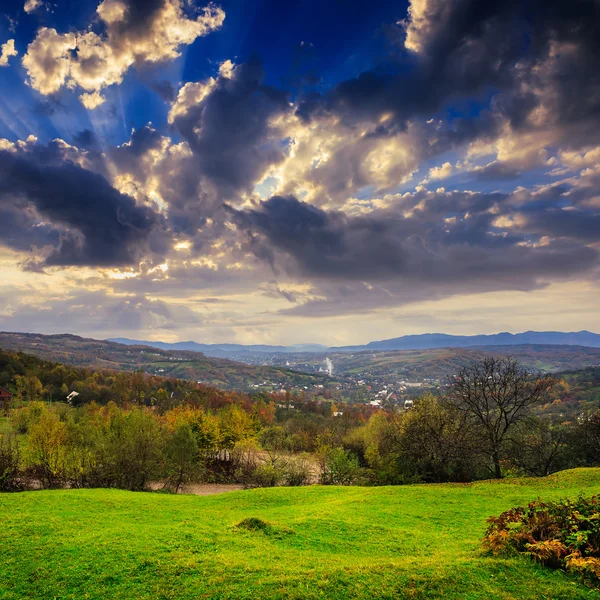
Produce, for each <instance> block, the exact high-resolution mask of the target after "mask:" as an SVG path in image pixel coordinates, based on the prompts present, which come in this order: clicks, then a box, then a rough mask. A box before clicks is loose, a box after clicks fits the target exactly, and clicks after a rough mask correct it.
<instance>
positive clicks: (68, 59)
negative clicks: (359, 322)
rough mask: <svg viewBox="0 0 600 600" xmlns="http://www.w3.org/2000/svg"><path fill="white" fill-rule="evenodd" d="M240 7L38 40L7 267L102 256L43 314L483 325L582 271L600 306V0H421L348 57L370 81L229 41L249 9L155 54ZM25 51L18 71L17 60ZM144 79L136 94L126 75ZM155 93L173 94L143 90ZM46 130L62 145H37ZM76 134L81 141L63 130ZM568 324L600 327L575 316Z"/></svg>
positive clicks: (230, 327)
mask: <svg viewBox="0 0 600 600" xmlns="http://www.w3.org/2000/svg"><path fill="white" fill-rule="evenodd" d="M42 6H45V4H43V3H42V2H38V1H37V0H28V1H27V4H26V7H25V10H26V11H27V12H32V11H39V9H40V8H41V7H42ZM93 8H95V5H94V7H93ZM50 14H51V13H50V12H49V13H48V15H47V16H50ZM224 16H225V14H224V12H223V10H222V9H220V8H218V7H217V6H216V5H213V4H209V5H208V6H206V7H205V8H203V9H196V8H194V6H193V5H192V2H188V1H187V0H147V1H143V0H104V1H103V2H102V3H101V4H100V5H99V6H98V7H97V10H96V20H95V21H94V22H92V23H91V24H90V26H89V27H88V28H85V29H81V30H76V29H73V28H72V27H71V28H70V27H68V24H65V26H64V27H62V26H59V20H55V21H53V20H51V19H49V20H48V22H47V27H42V28H41V29H39V30H38V31H37V32H36V34H35V37H34V39H33V40H31V41H30V44H29V47H28V50H27V53H26V55H25V56H24V58H23V60H22V64H23V66H24V67H25V70H26V71H27V76H28V83H29V84H30V86H31V87H32V88H34V89H35V90H37V91H39V92H40V93H41V94H42V95H43V96H51V97H50V98H44V99H43V100H44V103H43V104H41V103H39V102H38V104H37V105H36V108H35V109H34V112H35V116H36V118H37V119H39V120H40V123H39V127H38V128H37V129H36V128H35V127H33V128H31V127H30V123H31V122H32V119H28V117H29V115H27V114H26V112H25V111H24V110H23V109H22V108H19V111H20V112H19V113H18V114H17V112H16V109H15V114H14V115H10V114H9V109H10V108H11V107H10V106H7V108H6V109H5V108H3V109H2V110H3V111H4V112H2V114H0V118H1V119H2V122H0V125H5V126H6V129H5V130H3V134H2V135H5V136H7V137H10V139H11V140H12V141H8V140H2V139H0V241H1V243H2V246H3V248H2V249H1V251H0V266H2V268H3V270H6V267H5V265H6V264H12V265H13V269H14V272H18V273H20V276H22V277H27V278H30V279H28V281H35V285H36V286H39V287H40V289H41V286H42V285H44V284H43V283H41V282H42V281H43V280H44V278H46V279H48V280H49V279H51V278H52V279H53V280H54V278H58V277H62V276H63V274H65V273H66V274H69V273H70V274H71V275H73V277H75V275H74V273H77V274H78V276H79V274H80V273H82V272H84V271H85V273H86V277H89V279H88V280H86V281H87V284H88V285H89V286H90V289H93V290H94V292H93V294H94V295H93V296H89V297H88V298H87V299H84V298H83V297H81V298H79V297H78V295H77V294H75V293H74V292H73V291H72V288H71V287H69V286H74V285H75V284H74V283H73V282H72V281H71V282H67V283H66V284H65V286H66V287H65V290H66V291H65V292H64V293H62V295H61V294H58V295H57V296H56V297H52V301H51V302H48V303H47V304H46V305H44V306H43V307H42V312H43V315H44V319H46V321H44V323H45V322H49V321H50V319H51V315H52V314H53V313H55V314H57V315H61V318H60V319H58V322H59V323H61V322H62V321H61V319H62V318H63V316H64V315H67V313H68V312H69V308H68V307H69V306H73V307H74V308H73V314H74V315H79V314H80V313H79V312H78V311H79V308H78V307H80V306H85V304H86V302H88V303H89V304H90V305H92V306H94V307H96V308H95V309H94V310H96V311H97V313H98V314H99V315H102V316H103V318H105V319H107V320H109V321H113V322H118V323H119V327H121V328H125V320H126V319H132V320H133V319H134V316H133V315H134V314H135V312H136V311H138V312H139V313H140V314H141V315H143V317H142V318H141V320H140V321H139V323H138V324H136V325H135V327H133V330H135V329H136V328H138V326H139V329H140V330H143V329H144V328H150V329H155V330H157V331H158V332H159V334H160V332H161V331H163V332H167V331H170V329H169V328H170V327H171V324H173V327H175V326H176V325H175V321H176V320H180V321H181V322H182V323H189V325H190V327H202V328H206V327H210V328H211V331H212V332H213V333H214V335H215V336H216V338H219V339H223V340H228V339H229V336H231V335H232V331H235V332H236V333H235V335H236V336H239V339H244V340H245V341H248V340H250V339H253V336H257V341H264V338H263V337H261V336H264V330H265V329H268V328H271V330H272V331H281V332H283V331H284V327H285V326H286V323H300V322H302V320H303V319H306V318H317V317H318V318H324V317H335V318H336V319H340V320H341V319H344V315H352V314H357V313H362V314H364V313H371V315H374V314H375V313H376V312H377V311H381V315H384V316H385V315H391V314H394V315H397V316H398V318H399V319H407V320H404V321H402V322H403V323H404V325H403V326H411V320H410V317H406V315H407V314H408V313H409V312H410V311H413V313H415V311H417V309H418V310H421V312H422V315H421V317H420V318H422V320H423V322H425V320H426V316H423V315H425V313H426V310H427V309H425V308H423V309H421V308H418V307H419V305H421V304H423V303H430V304H431V305H435V306H434V307H433V308H432V310H436V311H438V314H442V313H443V314H444V315H445V316H444V317H443V319H442V320H441V321H440V322H441V323H448V322H451V320H452V319H451V315H452V311H458V312H461V311H462V312H461V314H463V317H462V318H463V320H464V322H465V323H466V322H467V321H468V316H465V315H466V312H465V311H466V310H467V309H466V308H464V307H466V306H470V307H471V308H476V307H477V303H478V300H477V296H476V295H482V294H488V295H493V294H497V295H498V296H497V298H500V300H498V303H499V304H498V306H500V305H501V306H502V307H503V308H502V310H503V311H504V315H505V316H506V315H511V314H514V313H515V312H516V311H514V310H512V313H511V309H510V308H509V309H507V308H506V307H507V306H509V305H510V300H509V299H507V298H512V299H513V300H512V301H513V303H523V302H525V300H524V298H525V297H529V296H527V295H531V297H535V298H536V299H537V300H536V301H537V302H541V300H540V298H542V297H543V294H544V291H545V290H552V292H551V291H548V298H550V296H551V294H554V293H555V290H556V289H557V288H560V290H561V291H560V292H556V294H557V295H555V296H552V297H553V298H562V299H564V298H567V297H568V296H566V295H565V294H566V292H565V291H564V290H565V289H567V288H568V287H569V286H570V285H572V286H573V289H574V290H577V294H578V295H576V297H575V296H574V299H573V301H572V302H573V306H582V307H584V309H582V310H583V311H584V312H582V313H581V314H584V313H585V315H587V316H586V319H589V315H590V314H593V308H590V306H591V305H590V303H589V302H588V300H587V295H588V294H591V293H596V291H597V288H598V282H599V281H600V260H599V258H600V255H599V253H600V234H599V232H600V195H599V193H598V190H599V189H600V147H599V145H598V140H599V139H600V71H599V70H598V64H600V4H599V3H598V1H597V0H571V1H569V2H565V1H564V0H524V1H519V0H506V1H504V2H501V1H500V0H493V1H490V2H481V0H411V1H410V3H409V10H408V13H407V14H406V15H405V18H404V19H403V20H401V21H400V22H398V23H396V24H395V26H393V25H392V24H388V26H387V27H386V28H385V29H386V34H387V36H386V41H388V42H390V43H391V45H390V47H389V50H390V52H389V54H388V55H385V56H384V55H383V53H381V52H379V53H377V54H375V53H371V54H369V55H368V56H363V55H362V54H361V53H360V52H358V53H357V56H356V57H353V59H352V60H354V59H356V61H355V62H352V61H351V62H349V63H348V64H347V65H346V67H344V69H343V73H348V72H356V73H357V75H356V76H355V77H353V78H350V79H345V77H346V75H344V77H341V76H340V75H339V74H340V73H341V72H342V70H336V69H335V68H332V69H329V65H323V77H319V76H316V77H311V78H310V81H309V78H303V77H300V78H299V80H300V79H301V83H299V84H298V87H297V88H296V87H295V86H296V84H295V83H292V84H290V85H289V86H288V87H287V88H286V84H285V83H282V84H279V83H274V82H278V81H280V80H281V81H285V80H284V79H283V78H280V76H279V75H280V74H279V73H277V75H275V74H274V73H273V72H267V73H266V74H265V73H264V71H263V66H262V63H261V62H260V61H259V60H252V59H251V60H248V59H247V58H245V57H247V56H248V53H247V49H248V48H250V47H251V45H252V44H251V42H248V46H246V43H245V42H244V43H243V44H242V45H240V46H236V45H235V44H233V45H231V44H230V43H229V42H228V40H229V38H227V36H229V35H231V36H234V35H238V34H239V33H240V31H239V29H236V28H237V21H236V18H233V19H231V21H230V27H228V28H223V31H221V32H220V33H219V34H217V35H215V36H214V38H213V37H211V38H210V39H211V40H213V39H214V40H216V41H217V43H216V44H212V43H209V42H208V41H207V42H203V43H202V44H200V43H199V44H197V45H196V46H195V47H194V48H190V50H189V54H188V55H187V58H188V59H187V61H186V65H185V68H183V64H180V65H174V66H171V67H170V68H167V69H155V68H152V69H149V68H148V67H149V66H153V65H158V64H161V63H164V62H165V61H172V60H173V59H175V58H177V56H179V54H180V53H181V52H182V51H183V49H184V48H185V47H187V46H189V45H190V44H192V43H193V42H194V40H196V39H198V38H199V37H201V36H204V35H207V34H208V33H210V32H211V31H216V30H218V29H219V28H221V25H222V24H223V22H224V21H223V19H224ZM400 16H402V15H400ZM51 25H52V26H51ZM230 28H231V31H230ZM274 28H275V25H274ZM332 35H333V34H332ZM219 36H223V37H219ZM276 37H277V36H274V38H276ZM333 38H335V35H333ZM333 38H332V40H331V43H332V45H333V43H334V41H335V40H334V39H333ZM244 39H246V38H244ZM11 41H12V40H11ZM17 41H18V43H19V44H20V43H22V42H21V41H20V40H19V39H18V40H17ZM229 41H231V40H229ZM269 43H273V44H275V42H269ZM290 43H291V42H290ZM236 44H237V42H236ZM307 45H308V43H307ZM6 46H7V45H6V44H5V45H4V46H3V52H2V57H3V58H2V59H0V65H2V64H6V63H7V62H8V58H9V56H14V54H15V52H14V44H13V45H11V46H8V47H7V48H5V47H6ZM213 46H214V47H213ZM227 48H230V49H231V48H235V49H236V52H237V53H238V55H237V56H236V55H234V54H231V55H230V59H227V54H224V49H227ZM242 48H243V49H242ZM311 48H314V52H315V54H318V53H319V52H320V50H319V43H318V41H317V43H315V45H314V47H313V46H312V42H311ZM361 52H362V51H361ZM5 56H6V58H5ZM284 56H285V53H284V54H282V59H281V64H282V65H283V63H284V60H285V59H284V58H283V57H284ZM199 57H200V59H199ZM182 63H183V61H182ZM264 64H266V65H272V61H270V60H266V61H265V63H264ZM356 65H360V68H359V69H355V66H356ZM364 65H367V67H365V66H364ZM368 65H370V67H369V66H368ZM179 67H182V68H181V69H179ZM207 69H209V70H212V76H210V75H207V74H206V70H207ZM361 70H363V72H361ZM127 73H129V74H130V75H131V80H129V79H128V81H127V85H124V86H122V88H121V90H120V92H121V95H122V98H120V99H121V102H117V101H116V99H117V94H115V93H113V92H112V91H111V90H109V89H107V88H108V87H109V86H111V85H118V84H119V83H121V82H122V81H123V79H124V77H125V75H126V74H127ZM190 73H192V74H193V75H192V76H191V77H190V76H189V74H190ZM198 73H200V74H201V75H197V74H198ZM10 75H11V76H12V75H13V73H12V72H11V73H10ZM317 75H318V74H317ZM186 78H187V79H186ZM154 79H156V81H155V80H154ZM190 79H192V80H191V81H190ZM331 82H333V83H331ZM143 88H147V89H151V90H153V91H154V92H156V93H157V94H158V95H159V96H160V99H162V102H161V101H160V100H159V99H158V98H156V97H155V96H154V94H153V95H152V101H150V102H148V103H144V105H143V106H142V105H141V104H140V103H141V101H140V100H139V94H140V90H141V89H143ZM65 89H67V90H73V91H74V93H75V94H76V96H77V97H78V98H79V99H80V101H81V103H82V105H83V106H84V107H85V108H87V109H88V110H89V111H93V109H95V108H96V107H98V106H101V105H102V104H103V103H104V102H105V101H106V100H107V99H108V100H110V102H108V103H107V104H109V105H110V107H111V108H110V110H99V111H95V112H94V113H92V112H90V113H89V114H87V113H86V112H85V111H83V110H81V111H72V110H67V108H68V107H70V104H69V103H70V98H69V97H68V96H64V97H63V96H61V97H60V102H61V104H57V103H56V102H57V97H56V96H52V95H53V94H56V93H57V92H60V91H61V90H65ZM132 90H133V91H132ZM50 102H52V104H50ZM71 108H72V107H71ZM138 109H139V110H138ZM75 112H80V113H81V115H83V117H82V118H81V117H80V116H78V115H76V114H74V113H75ZM33 121H35V119H34V120H33ZM130 123H135V129H131V127H132V126H131V125H130ZM144 123H145V125H144ZM34 124H35V123H34ZM32 129H33V131H34V132H36V135H38V136H39V137H40V138H41V139H42V140H43V142H42V143H40V142H38V141H37V140H36V139H35V138H33V137H29V138H27V139H25V138H26V136H27V135H28V133H29V131H31V130H32ZM5 131H6V132H5ZM13 132H15V133H14V134H13ZM74 132H78V133H74ZM58 135H60V137H61V138H64V139H66V140H67V141H68V142H69V143H66V142H64V141H62V140H61V139H56V140H54V141H52V142H47V139H48V138H50V137H57V136H58ZM20 136H21V141H16V140H18V139H19V137H20ZM2 253H10V257H9V258H5V259H2ZM2 260H5V262H4V263H2ZM11 261H12V262H11ZM16 265H20V267H19V268H21V269H27V270H28V272H27V273H26V275H23V274H22V272H21V271H19V270H18V269H19V268H18V267H17V266H16ZM49 266H52V267H55V268H52V269H49V268H48V269H46V267H49ZM84 266H85V267H86V269H77V268H76V267H84ZM58 267H69V268H68V269H64V270H61V269H59V268H58ZM89 267H92V268H89ZM44 270H45V272H46V273H50V274H51V277H49V276H47V275H45V274H42V272H44ZM11 272H12V271H11ZM13 277H14V278H15V280H18V276H17V275H13ZM61 283H64V281H63V280H62V279H61ZM561 286H563V287H561ZM17 287H18V286H17ZM44 289H46V290H47V288H44ZM69 290H71V291H69ZM590 290H592V291H590ZM18 292H19V294H21V295H19V296H18V302H17V301H16V300H15V301H13V302H12V304H11V306H12V308H11V310H10V311H8V309H7V311H6V312H7V314H8V312H10V315H12V316H11V318H14V320H13V321H7V323H8V322H12V323H13V324H14V326H15V327H18V326H19V325H18V323H24V322H25V321H26V320H27V319H29V318H31V319H33V316H32V315H33V314H34V312H35V308H34V307H33V306H28V307H27V309H26V310H25V309H24V310H23V311H21V312H19V311H18V310H16V309H15V310H13V308H14V306H16V305H18V304H22V302H23V298H24V297H27V293H30V292H29V291H27V293H24V292H23V291H22V290H21V289H19V290H18ZM16 293H17V292H15V294H16ZM45 293H46V294H47V293H48V292H47V291H46V292H45ZM103 293H104V296H102V294H103ZM502 294H505V295H504V296H503V295H502ZM574 294H575V292H574ZM63 296H64V304H62V302H63ZM14 297H15V298H17V296H16V295H15V296H14ZM469 297H472V300H470V304H469V301H466V300H465V299H468V298H469ZM148 298H159V299H160V300H159V301H158V303H156V302H154V301H151V300H148ZM215 298H216V299H217V300H218V302H214V300H215ZM453 298H460V306H459V308H458V309H457V308H456V305H455V304H453V302H455V300H453ZM209 299H212V301H211V302H209ZM582 299H583V300H582ZM456 302H458V300H457V301H456ZM102 303H105V304H106V307H107V308H106V310H104V311H103V310H102V309H101V308H100V305H101V304H102ZM542 303H543V302H542ZM183 304H185V305H186V306H187V307H188V308H189V310H190V311H191V313H188V312H186V311H185V310H184V309H183V308H181V307H180V308H177V309H176V308H175V306H176V305H177V306H179V305H183ZM551 304H552V303H551V302H550V301H548V302H547V303H546V305H547V306H550V305H551ZM13 305H14V306H13ZM40 306H41V303H40ZM449 306H454V308H453V309H450V308H447V309H445V308H444V307H449ZM207 307H208V308H207ZM513 308H514V306H513ZM109 309H110V310H109ZM444 310H445V311H446V312H445V313H444ZM28 311H29V312H28ZM403 311H404V312H403ZM507 311H508V312H507ZM84 312H85V311H83V309H82V310H81V321H79V320H77V323H78V324H77V327H80V325H79V323H80V322H81V323H83V321H84ZM401 313H402V314H403V315H404V317H401V316H400V315H401ZM415 314H416V313H415ZM419 314H421V313H419ZM491 314H492V313H490V314H489V315H488V317H487V321H486V319H485V318H483V317H482V320H481V323H484V322H487V323H488V325H487V326H490V325H489V323H492V325H493V323H495V322H494V321H493V319H492V317H491V316H490V315H491ZM565 314H566V313H565ZM120 315H123V318H122V319H121V316H120ZM198 315H201V316H202V318H199V317H198ZM449 315H450V316H449ZM384 316H382V317H380V320H379V321H378V323H379V326H380V327H381V331H382V332H383V333H384V334H386V333H387V329H386V327H385V326H384V325H382V323H384V321H385V318H384ZM529 316H530V317H531V313H529ZM77 318H79V317H77ZM507 318H508V317H507ZM515 318H516V317H515ZM65 319H66V317H65ZM373 319H375V317H374V316H373ZM569 319H570V320H569V323H579V324H583V321H584V318H583V317H581V315H579V316H577V311H576V310H575V309H573V310H572V311H571V313H570V316H569ZM288 320H289V321H288ZM508 320H510V319H508ZM156 323H162V325H160V326H159V325H156ZM498 323H505V321H503V320H501V319H500V320H498ZM355 326H356V324H355V322H353V321H352V319H350V318H348V321H347V322H346V325H345V327H347V328H348V330H349V329H351V328H353V327H355ZM40 327H42V322H41V321H40ZM44 327H46V325H44ZM81 327H82V328H83V324H81ZM294 327H297V329H295V330H294V331H295V333H294V335H295V336H296V338H295V339H296V340H297V341H303V340H301V339H298V336H299V337H302V335H303V332H304V329H303V326H301V325H294ZM557 327H559V326H558V325H557ZM65 328H67V329H68V327H65ZM93 328H94V331H96V330H102V327H101V324H100V323H94V324H93ZM157 328H158V329H157ZM87 331H90V329H87ZM328 331H330V332H336V330H335V327H334V326H333V325H332V326H331V327H330V329H329V330H328ZM298 332H299V333H298ZM335 334H336V335H337V333H335ZM174 335H175V334H174ZM273 335H275V334H273ZM280 335H284V333H281V334H280ZM340 335H345V334H343V333H342V334H340ZM278 341H282V340H278ZM325 341H327V340H325Z"/></svg>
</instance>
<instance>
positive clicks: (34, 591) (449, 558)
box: [0, 469, 600, 600]
mask: <svg viewBox="0 0 600 600" xmlns="http://www.w3.org/2000/svg"><path fill="white" fill-rule="evenodd" d="M580 493H583V494H585V495H586V496H591V495H594V494H599V493H600V470H599V469H578V470H575V471H571V472H565V473H560V474H557V475H555V476H552V477H549V478H545V479H520V480H506V481H503V482H480V483H475V484H472V485H452V484H450V485H412V486H403V487H382V488H360V487H339V488H337V487H316V486H315V487H306V488H273V489H257V490H250V491H240V492H232V493H230V494H224V495H222V496H208V497H199V496H182V495H164V494H149V493H132V492H124V491H118V490H55V491H41V492H26V493H15V494H0V523H2V527H0V598H2V599H3V600H16V599H19V600H20V599H22V598H36V599H37V598H40V599H41V598H61V599H68V598H71V599H80V598H90V599H101V598H102V599H123V600H124V599H133V598H135V599H142V598H181V599H191V598H194V599H196V598H215V599H216V598H218V599H223V600H227V599H236V600H237V599H250V598H252V599H261V598H268V599H275V598H286V599H308V600H310V599H313V598H333V599H349V598H364V599H367V598H369V599H371V598H389V599H392V598H393V599H396V598H448V599H458V598H460V599H475V598H481V599H484V598H485V599H488V598H502V599H508V598H514V599H536V600H537V599H539V598H548V599H550V598H552V599H565V600H567V599H568V600H574V599H580V598H598V597H599V594H598V593H597V591H596V590H593V589H591V588H590V587H588V586H586V585H585V584H584V583H582V581H581V580H580V578H578V577H575V576H572V575H571V576H570V575H568V574H565V573H563V572H562V571H559V570H551V569H547V568H545V567H543V566H541V565H540V564H536V563H535V562H534V561H531V560H527V559H525V558H523V557H522V556H519V555H512V556H500V557H494V556H492V555H489V554H488V553H485V552H483V550H482V548H481V539H482V537H483V536H484V533H485V531H486V519H487V518H488V517H489V516H490V515H493V514H496V515H497V514H500V513H501V512H503V511H506V510H507V509H509V508H510V507H512V506H519V505H526V504H527V503H529V502H532V501H534V500H535V499H536V498H539V497H541V498H543V499H544V500H545V501H552V500H558V499H560V498H572V499H576V498H577V497H578V496H579V494H580ZM235 524H237V525H238V526H237V527H236V525H235ZM290 531H293V532H294V534H293V535H287V534H286V533H285V532H290Z"/></svg>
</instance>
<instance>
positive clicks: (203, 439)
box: [0, 353, 600, 491]
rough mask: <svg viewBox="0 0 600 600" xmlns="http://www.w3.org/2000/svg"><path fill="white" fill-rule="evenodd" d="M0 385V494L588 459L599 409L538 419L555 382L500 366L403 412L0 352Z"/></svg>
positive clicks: (599, 434) (483, 472) (474, 474)
mask: <svg viewBox="0 0 600 600" xmlns="http://www.w3.org/2000/svg"><path fill="white" fill-rule="evenodd" d="M0 385H3V386H4V387H8V388H9V389H11V390H12V391H14V393H15V395H14V398H13V401H12V403H11V405H10V406H7V407H4V409H5V416H4V417H3V419H2V421H0V489H2V490H4V491H6V490H15V489H23V488H27V487H36V486H42V487H48V488H52V487H65V486H67V487H117V488H124V489H131V490H142V489H147V488H148V487H149V486H150V485H156V483H157V482H160V485H162V486H163V487H164V489H168V490H174V491H177V490H179V489H180V488H181V487H182V486H184V485H185V484H186V483H189V482H192V481H193V482H237V483H242V484H244V485H247V486H270V485H304V484H309V483H317V482H319V483H323V484H337V485H345V484H365V485H397V484H403V483H412V482H444V481H459V482H466V481H473V480H477V479H483V478H489V477H504V476H510V475H523V474H525V475H534V476H543V475H547V474H549V473H552V472H554V471H557V470H561V469H564V468H569V467H574V466H591V465H596V464H598V463H599V462H600V411H597V410H592V411H587V412H584V413H580V414H578V415H577V417H576V418H574V419H570V420H566V421H560V420H558V419H550V418H545V417H540V416H539V415H536V407H539V406H541V405H544V404H547V403H548V402H550V401H552V399H553V398H554V395H555V392H556V388H557V386H559V385H560V384H559V382H558V381H557V380H556V379H555V378H554V377H551V376H548V375H540V374H537V373H533V372H531V371H530V370H528V369H525V368H524V367H522V366H521V365H519V364H518V363H517V362H515V361H514V360H512V359H511V358H483V359H482V360H481V361H479V362H477V363H474V364H471V365H469V366H467V367H464V368H463V369H461V370H460V371H459V372H458V373H457V374H456V375H454V376H453V377H451V378H450V379H449V380H448V382H447V385H446V386H445V387H444V388H443V389H442V390H441V392H440V393H439V394H436V395H433V394H427V395H424V396H422V397H421V398H419V399H418V400H417V401H416V402H415V403H414V407H413V408H412V409H411V410H405V409H403V408H399V407H397V406H387V407H384V408H383V409H375V408H373V407H369V406H366V405H350V404H343V403H340V402H338V403H337V404H334V403H333V402H326V401H323V400H322V399H319V400H317V399H314V398H310V397H309V398H306V397H305V398H300V397H298V396H295V395H294V394H292V393H291V392H290V391H289V390H288V391H286V392H285V393H278V394H267V393H264V392H263V393H262V394H255V395H253V396H251V395H247V394H236V393H233V392H222V391H220V390H216V389H214V388H208V387H205V386H198V385H197V384H195V383H193V382H189V381H180V380H170V379H165V378H158V377H153V376H148V375H145V374H143V373H116V374H115V373H111V372H108V371H107V372H100V371H91V370H85V369H77V368H72V367H67V366H65V365H61V364H57V363H51V362H48V361H41V360H40V359H36V358H33V357H30V356H28V355H23V354H11V353H0ZM76 389H79V390H81V391H80V392H79V395H78V396H75V397H74V398H73V400H74V401H72V402H71V403H68V402H66V401H65V400H64V399H65V397H66V396H65V391H67V392H68V391H69V390H76ZM56 398H60V399H61V400H60V401H57V400H55V399H56Z"/></svg>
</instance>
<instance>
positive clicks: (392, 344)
mask: <svg viewBox="0 0 600 600" xmlns="http://www.w3.org/2000/svg"><path fill="white" fill-rule="evenodd" d="M108 341H110V342H117V343H119V344H127V345H143V346H151V347H154V348H160V349H161V350H188V351H190V350H191V351H194V352H202V353H204V354H205V355H206V356H213V357H218V358H228V357H231V356H241V355H243V354H255V353H270V354H283V353H294V354H298V353H326V352H328V351H331V352H363V351H368V350H375V351H378V350H427V349H435V348H470V347H475V346H518V345H523V344H543V345H560V346H564V345H568V346H589V347H592V348H600V334H597V333H592V332H590V331H576V332H567V333H565V332H561V331H525V332H524V333H514V334H513V333H507V332H503V333H495V334H491V335H448V334H444V333H424V334H421V335H405V336H402V337H397V338H392V339H389V340H380V341H374V342H369V343H368V344H363V345H356V346H324V345H321V344H296V345H293V346H271V345H268V344H253V345H244V344H201V343H198V342H192V341H188V342H175V343H168V342H154V341H149V340H131V339H128V338H110V339H109V340H108Z"/></svg>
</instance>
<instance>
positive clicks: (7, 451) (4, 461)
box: [0, 435, 22, 492]
mask: <svg viewBox="0 0 600 600" xmlns="http://www.w3.org/2000/svg"><path fill="white" fill-rule="evenodd" d="M20 463H21V453H20V450H19V444H18V442H17V440H16V439H14V438H13V437H12V436H10V435H5V436H2V435H0V492H18V491H19V490H21V489H22V485H21V481H20V475H21V473H20Z"/></svg>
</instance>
